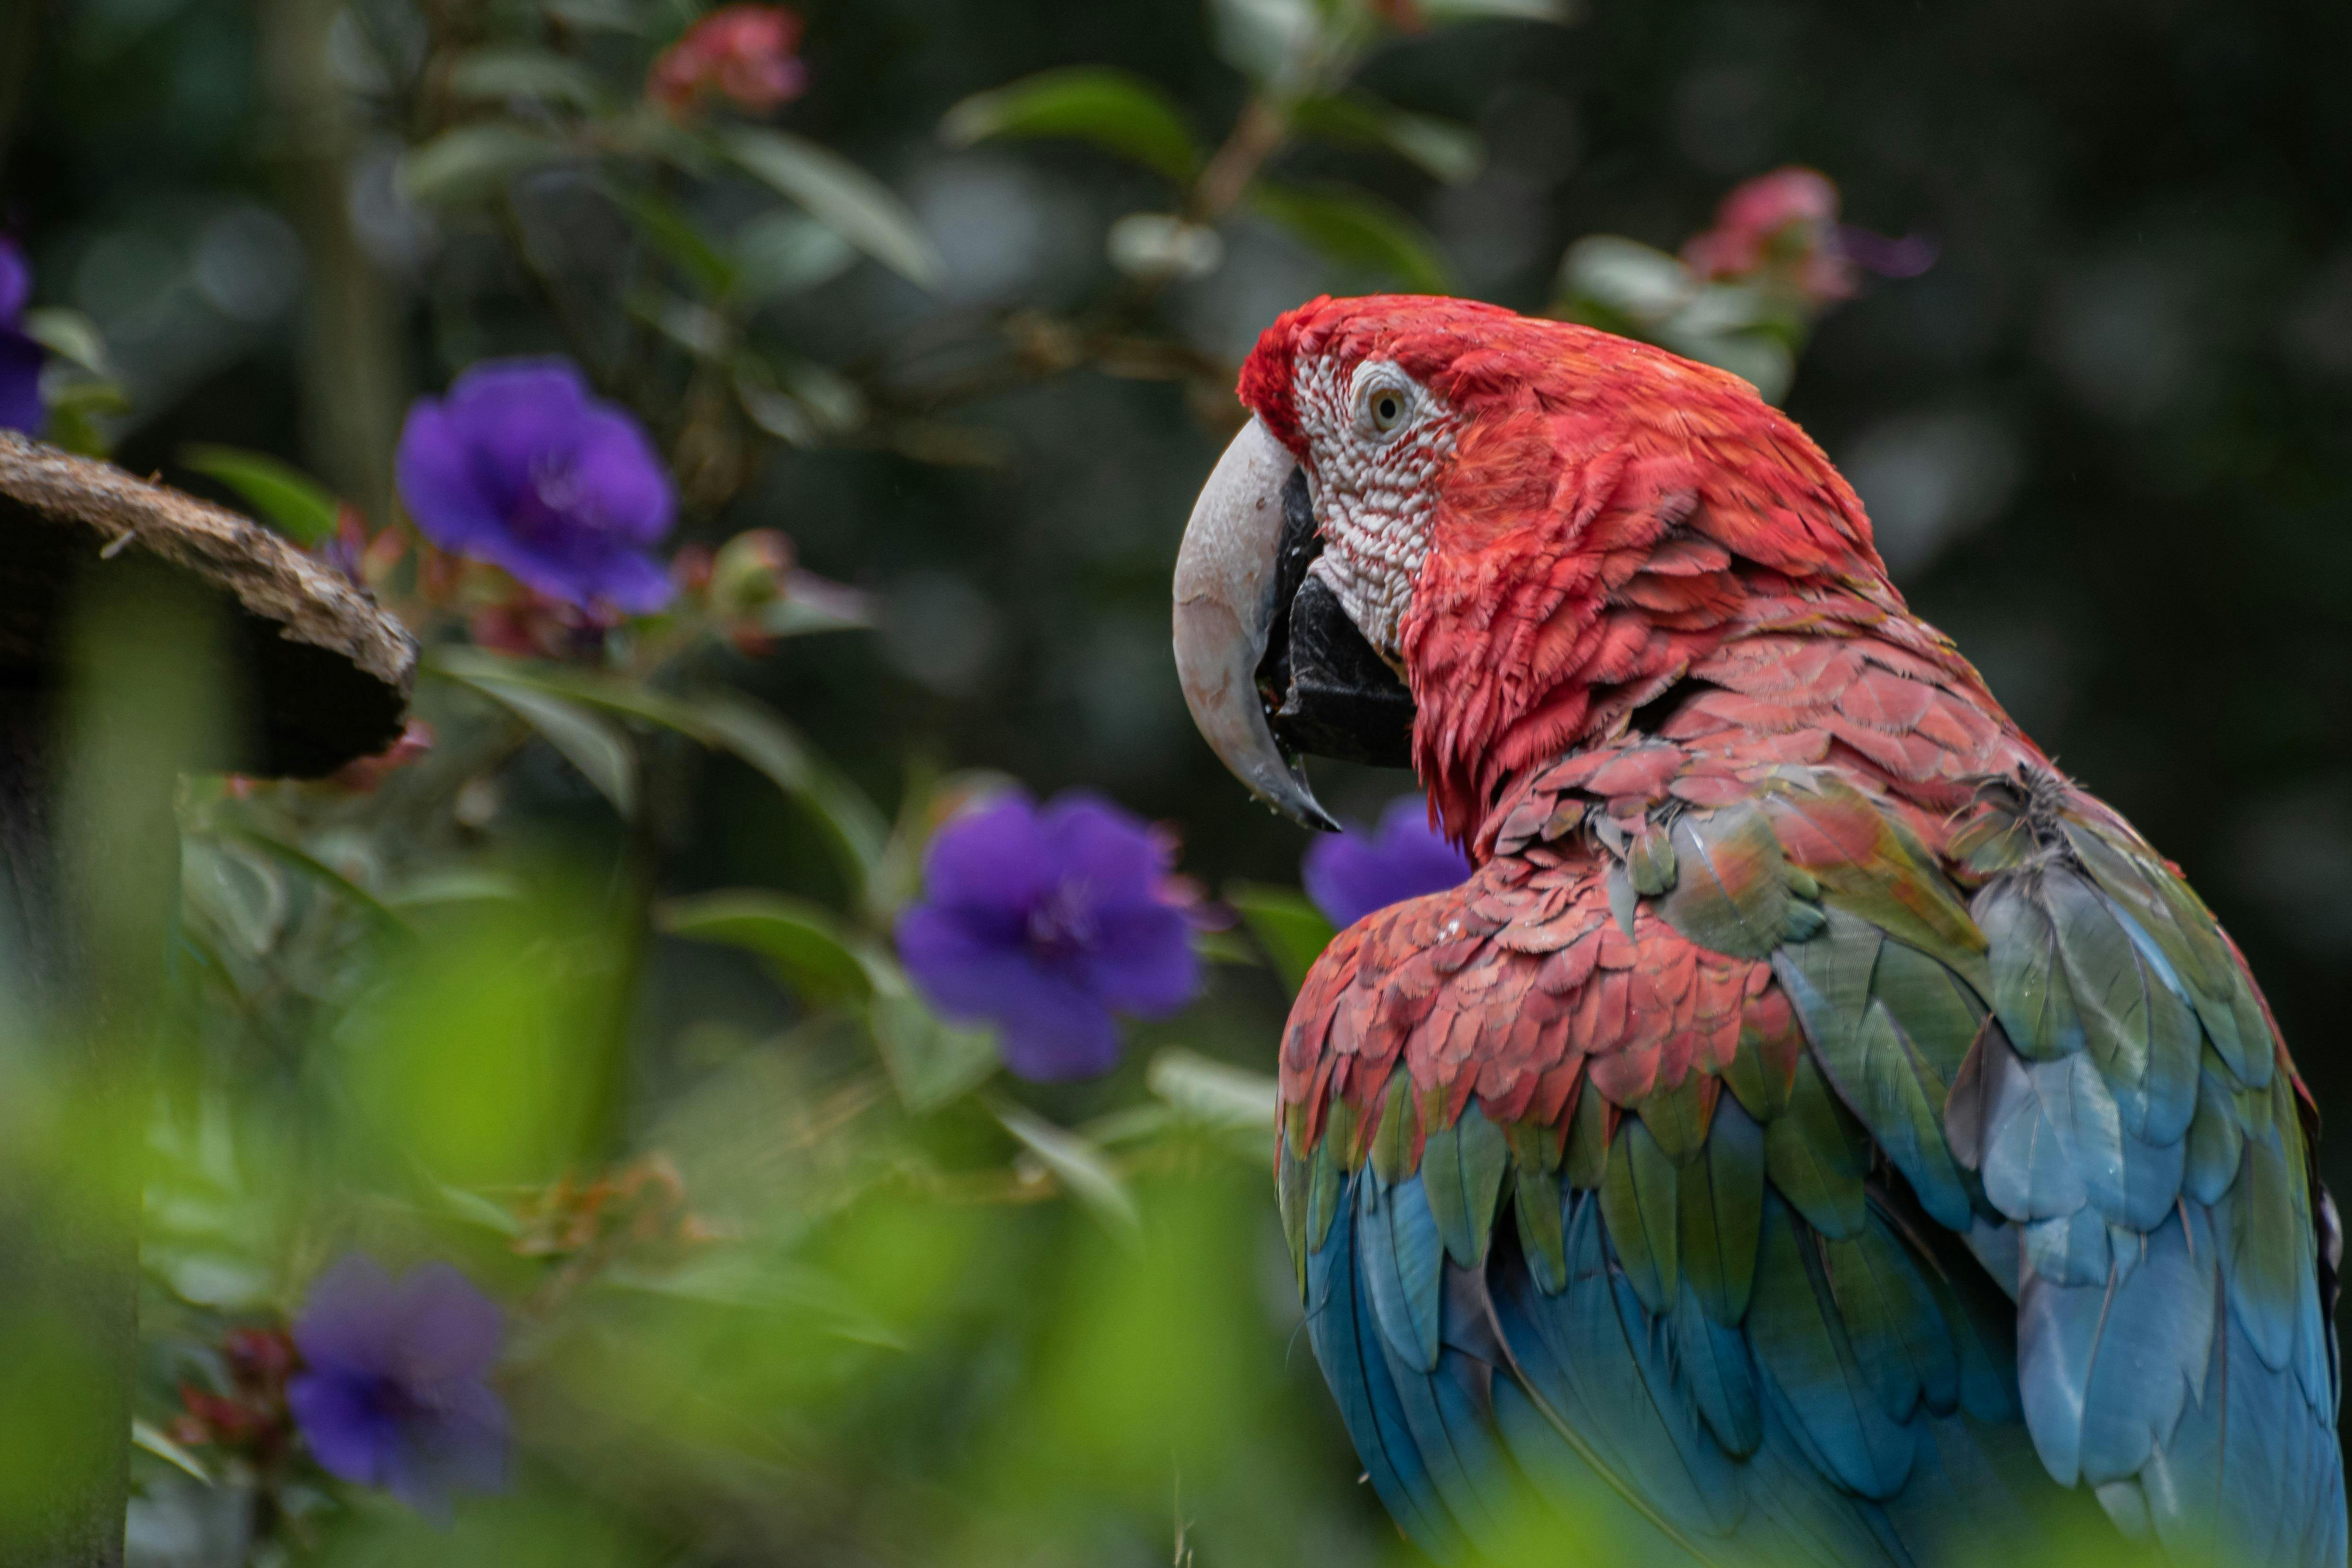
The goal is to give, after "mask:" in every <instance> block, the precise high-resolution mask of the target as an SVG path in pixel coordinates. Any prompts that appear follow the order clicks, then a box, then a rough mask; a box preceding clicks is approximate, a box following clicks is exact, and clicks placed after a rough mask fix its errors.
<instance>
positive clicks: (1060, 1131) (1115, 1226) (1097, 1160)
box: [988, 1095, 1143, 1241]
mask: <svg viewBox="0 0 2352 1568" xmlns="http://www.w3.org/2000/svg"><path fill="white" fill-rule="evenodd" d="M988 1109H989V1110H991V1111H992V1112H993V1113H994V1114H995V1116H996V1120H997V1121H1000V1122H1002V1123H1003V1125H1004V1130H1005V1131H1007V1132H1010V1133H1012V1134H1013V1137H1014V1138H1016V1139H1018V1140H1020V1142H1021V1146H1022V1147H1023V1148H1024V1149H1026V1150H1028V1151H1029V1152H1030V1153H1032V1154H1034V1155H1035V1156H1036V1158H1037V1163H1039V1164H1041V1165H1043V1166H1045V1169H1046V1170H1047V1171H1049V1172H1051V1173H1053V1176H1054V1179H1055V1181H1057V1182H1059V1183H1060V1184H1062V1190H1063V1191H1064V1192H1066V1193H1067V1194H1070V1196H1071V1197H1073V1198H1075V1199H1076V1200H1077V1202H1078V1203H1079V1204H1081V1205H1084V1206H1085V1207H1086V1209H1087V1211H1088V1212H1089V1213H1091V1214H1092V1215H1094V1216H1095V1217H1096V1218H1097V1219H1098V1220H1100V1221H1102V1223H1103V1228H1104V1229H1106V1230H1108V1231H1109V1232H1110V1233H1111V1234H1112V1235H1113V1236H1116V1237H1119V1238H1120V1239H1121V1240H1127V1241H1132V1240H1134V1239H1136V1238H1138V1237H1140V1236H1141V1234H1142V1231H1143V1216H1142V1215H1139V1214H1138V1213H1137V1212H1136V1208H1135V1200H1134V1199H1133V1198H1132V1197H1129V1195H1128V1191H1127V1184H1125V1183H1123V1182H1121V1181H1120V1180H1119V1179H1118V1173H1117V1172H1116V1171H1114V1170H1112V1169H1111V1164H1110V1161H1109V1160H1108V1158H1107V1157H1105V1155H1104V1154H1103V1152H1102V1150H1101V1149H1099V1148H1097V1146H1096V1145H1095V1144H1094V1142H1092V1141H1091V1140H1088V1139H1086V1138H1082V1137H1080V1136H1079V1135H1078V1134H1077V1133H1076V1132H1073V1131H1070V1130H1069V1129H1067V1128H1066V1127H1056V1126H1055V1125H1054V1124H1053V1123H1052V1122H1050V1121H1046V1120H1045V1118H1043V1117H1041V1116H1036V1115H1034V1114H1032V1113H1031V1112H1029V1111H1027V1110H1023V1109H1022V1108H1021V1107H1020V1106H1017V1105H1014V1104H1013V1103H1012V1102H1011V1101H1010V1100H1002V1099H999V1098H997V1097H995V1096H993V1095H992V1096H990V1097H989V1099H988Z"/></svg>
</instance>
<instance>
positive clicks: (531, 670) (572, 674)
mask: <svg viewBox="0 0 2352 1568" xmlns="http://www.w3.org/2000/svg"><path fill="white" fill-rule="evenodd" d="M426 668H428V669H430V670H431V671H432V672H433V673H435V674H437V675H441V676H445V677H446V678H448V679H453V680H457V681H459V682H461V683H463V684H466V685H471V686H480V687H483V688H485V689H487V688H488V687H490V686H496V687H499V688H501V689H505V690H522V691H526V692H532V691H535V692H541V693H544V694H546V695H548V696H551V697H554V698H558V699H561V700H564V701H565V702H567V703H570V704H585V705H587V706H589V707H592V708H601V709H604V710H608V711H611V712H614V713H621V714H625V715H626V716H627V717H629V718H632V719H637V720H642V721H645V722H646V723H649V724H658V725H660V726H661V727H662V728H664V729H667V730H673V731H677V733H679V734H681V735H684V736H686V737H687V738H688V739H689V740H691V741H694V742H697V743H698V744H700V745H705V746H710V747H713V748H716V749H718V750H720V751H725V752H732V753H733V754H734V755H735V756H737V757H740V758H741V759H742V760H743V761H744V762H746V763H750V764H751V766H752V767H753V768H754V769H756V770H758V772H759V773H761V774H762V775H763V776H764V777H766V778H767V780H768V781H769V782H770V783H771V784H774V785H775V786H776V787H777V788H778V789H780V790H782V791H783V792H784V794H785V795H787V796H789V797H790V798H792V799H793V801H795V802H796V803H798V804H799V805H802V806H803V807H804V808H805V809H807V810H808V811H809V813H810V814H811V815H812V816H814V817H815V819H816V822H817V825H818V826H820V827H822V828H824V830H825V834H826V837H827V840H828V842H829V843H830V844H831V846H832V847H833V849H834V851H835V860H836V862H837V863H838V864H839V866H840V868H841V870H842V875H843V876H844V878H845V879H846V880H847V881H848V882H849V884H850V887H851V889H852V890H853V892H855V893H856V895H857V898H858V901H859V903H860V906H861V907H863V906H864V904H865V902H866V889H868V888H869V887H870V885H871V883H872V879H873V874H874V868H875V866H876V865H877V863H878V862H879V860H880V859H881V856H882V847H883V845H884V844H885V842H887V839H888V837H889V831H890V829H889V824H888V822H887V820H886V819H885V818H884V817H883V816H882V814H881V812H879V811H878V810H877V809H876V808H875V805H874V803H873V802H872V801H870V800H868V799H867V798H866V795H864V793H863V792H861V791H860V790H859V789H858V788H857V786H856V784H852V783H850V782H849V781H848V780H847V779H845V778H844V777H843V776H841V774H839V773H836V772H835V771H834V769H833V767H832V766H831V764H829V763H826V762H824V760H823V759H822V758H820V757H819V756H817V755H816V753H815V752H812V751H811V750H810V749H809V747H808V744H807V742H804V741H803V740H802V739H801V738H800V735H799V733H798V732H797V731H794V730H793V727H792V726H791V725H789V724H787V723H785V722H784V721H783V720H782V718H781V717H780V716H778V715H777V714H776V713H775V712H773V711H772V710H769V709H767V708H765V707H763V706H761V704H759V703H757V702H754V701H753V700H751V699H750V698H748V697H744V696H741V695H740V694H739V693H736V692H733V691H723V690H722V691H711V692H705V693H701V694H699V695H696V696H690V697H669V696H666V695H664V694H662V693H660V692H657V691H650V690H647V689H645V688H644V687H641V686H632V685H626V684H624V683H622V682H619V681H616V680H613V679H609V678H607V677H604V676H599V675H594V674H591V673H587V672H584V671H580V670H574V669H567V668H563V667H562V666H560V665H551V664H537V663H524V662H522V661H520V660H517V659H509V658H500V657H499V656H498V655H496V654H488V653H484V652H481V651H480V650H478V649H474V648H441V649H436V650H435V651H434V652H433V653H432V654H431V655H430V656H429V659H428V662H427V666H426ZM492 695H497V694H496V693H492ZM501 700H503V699H501Z"/></svg>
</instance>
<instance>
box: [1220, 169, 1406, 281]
mask: <svg viewBox="0 0 2352 1568" xmlns="http://www.w3.org/2000/svg"><path fill="white" fill-rule="evenodd" d="M1250 200H1251V205H1253V206H1254V207H1255V209H1256V210H1257V212H1258V213H1259V214H1260V215H1261V216H1265V218H1267V219H1269V220H1271V221H1272V222H1275V223H1277V224H1280V225H1281V226H1283V227H1285V228H1286V229H1288V230H1290V232H1291V233H1293V234H1295V235H1297V237H1299V238H1300V239H1302V240H1304V241H1305V242H1306V243H1307V244H1308V245H1310V246H1312V247H1314V248H1315V249H1316V250H1317V251H1318V252H1320V253H1321V254H1322V256H1323V257H1324V258H1325V259H1327V260H1328V261H1330V262H1331V263H1333V264H1334V265H1335V266H1338V267H1340V268H1346V269H1348V270H1349V271H1351V272H1368V273H1372V274H1375V275H1377V276H1379V277H1381V278H1385V279H1391V280H1393V281H1395V282H1397V283H1400V284H1402V285H1403V286H1404V287H1405V288H1407V289H1412V290H1413V291H1415V292H1417V293H1423V294H1442V293H1444V292H1445V289H1446V269H1445V263H1444V260H1443V259H1442V258H1440V257H1439V255H1438V252H1437V242H1436V241H1435V240H1434V239H1433V238H1431V237H1430V235H1429V231H1428V230H1427V229H1424V228H1423V227H1422V226H1421V225H1420V224H1418V223H1416V222H1414V221H1413V219H1412V218H1411V217H1409V216H1406V215H1405V214H1404V213H1402V212H1401V211H1399V210H1398V209H1397V208H1395V207H1393V206H1391V205H1389V204H1388V203H1387V202H1384V201H1381V199H1380V198H1379V197H1377V196H1372V195H1366V194H1365V193H1363V192H1361V191H1354V190H1347V189H1344V188H1337V187H1334V188H1328V189H1321V190H1307V189H1304V188H1301V187H1299V186H1295V185H1276V184H1268V183H1266V182H1264V181H1260V182H1259V183H1258V184H1256V185H1255V186H1254V187H1252V189H1251V193H1250Z"/></svg>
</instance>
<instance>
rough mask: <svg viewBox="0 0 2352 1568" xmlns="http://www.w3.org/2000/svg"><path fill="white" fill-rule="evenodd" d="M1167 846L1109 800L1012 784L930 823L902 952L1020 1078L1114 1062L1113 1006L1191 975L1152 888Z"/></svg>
mask: <svg viewBox="0 0 2352 1568" xmlns="http://www.w3.org/2000/svg"><path fill="white" fill-rule="evenodd" d="M1168 858H1169V854H1168V850H1167V848H1166V847H1164V846H1163V845H1162V844H1161V843H1160V840H1159V839H1158V838H1156V837H1154V836H1153V835H1152V833H1151V830H1150V828H1149V827H1147V826H1145V825H1144V824H1143V823H1141V822H1139V821H1138V820H1137V819H1136V818H1135V817H1133V816H1129V814H1128V813H1126V812H1123V811H1121V810H1119V809H1118V807H1117V806H1115V805H1111V804H1110V803H1109V802H1108V801H1104V800H1100V799H1097V798H1096V797H1094V796H1091V795H1064V796H1062V797H1060V798H1059V799H1057V800H1055V801H1054V802H1052V803H1051V804H1049V805H1045V806H1044V807H1042V808H1040V807H1038V806H1037V805H1034V804H1033V803H1032V802H1030V801H1029V800H1028V799H1027V798H1026V797H1025V796H1021V795H1012V796H1007V797H1005V798H1004V799H1003V800H999V801H997V802H995V803H993V804H992V805H987V806H985V807H982V809H980V810H977V811H973V812H969V813H967V814H965V815H964V816H960V817H958V818H957V819H956V820H954V821H953V822H950V824H948V825H947V826H945V827H943V828H941V829H940V833H939V836H938V837H936V838H934V839H933V840H932V842H931V847H930V851H929V854H928V855H927V856H926V857H925V858H924V898H923V900H922V901H921V902H919V903H916V904H914V905H911V906H909V907H908V909H907V910H906V911H905V912H904V913H903V914H902V915H901V916H900V917H899V920H898V954H899V957H900V958H901V960H903V961H904V963H906V966H907V973H908V975H909V976H910V977H912V979H913V980H914V982H915V984H916V985H917V986H918V987H919V989H920V990H921V991H922V993H923V994H924V996H925V997H926V998H927V999H928V1000H929V1002H930V1004H931V1005H932V1006H934V1007H936V1008H938V1009H939V1010H940V1012H942V1013H944V1014H946V1015H947V1016H950V1017H955V1018H971V1019H986V1020H988V1021H989V1022H992V1023H993V1024H995V1025H996V1026H997V1027H998V1030H999V1033H1000V1035H1001V1037H1002V1039H1003V1051H1004V1058H1005V1065H1006V1066H1007V1067H1009V1068H1012V1070H1013V1071H1014V1072H1015V1073H1018V1074H1020V1075H1021V1076H1023V1077H1024V1078H1033V1079H1066V1078H1082V1077H1086V1076H1087V1075H1089V1074H1093V1073H1100V1072H1107V1071H1108V1070H1109V1069H1110V1068H1113V1067H1114V1066H1116V1065H1118V1025H1117V1024H1116V1022H1115V1021H1114V1020H1113V1018H1112V1016H1111V1015H1112V1013H1113V1011H1114V1010H1116V1011H1118V1012H1125V1013H1133V1014H1142V1015H1152V1016H1156V1015H1160V1014H1164V1013H1168V1012H1171V1011H1173V1010H1175V1009H1176V1008H1178V1007H1181V1006H1182V1005H1184V1003H1185V1002H1187V1001H1188V1000H1190V999H1191V997H1192V994H1193V992H1194V991H1196V990H1197V989H1198V988H1199V985H1200V962H1199V960H1198V959H1197V958H1196V957H1195V956H1194V954H1193V952H1192V935H1191V930H1190V928H1189V926H1188V925H1187V924H1186V921H1185V919H1184V915H1183V911H1182V910H1180V909H1178V908H1177V907H1176V906H1175V905H1174V904H1172V903H1171V902H1169V901H1168V900H1167V899H1166V898H1165V897H1163V895H1162V893H1161V890H1160V889H1161V885H1162V883H1163V882H1164V881H1165V879H1166V873H1167V867H1168Z"/></svg>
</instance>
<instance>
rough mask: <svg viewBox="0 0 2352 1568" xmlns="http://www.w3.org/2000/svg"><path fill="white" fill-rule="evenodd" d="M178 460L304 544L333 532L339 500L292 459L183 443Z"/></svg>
mask: <svg viewBox="0 0 2352 1568" xmlns="http://www.w3.org/2000/svg"><path fill="white" fill-rule="evenodd" d="M180 462H181V464H182V465H183V466H184V467H186V468H194V469H195V470H196V472H198V473H200V474H204V475H205V476H207V477H209V478H212V479H218V480H219V481H220V482H221V483H223V484H225V485H226V486H227V487H228V488H229V489H233V490H235V491H236V493H237V494H238V495H240V496H242V497H243V498H245V502H246V504H247V505H248V506H250V507H252V508H253V509H254V510H256V511H257V512H259V513H260V514H261V516H262V520H263V521H266V522H268V524H269V525H270V526H271V527H272V528H275V529H276V530H277V531H278V532H280V533H282V534H284V535H285V536H286V537H287V538H289V539H290V540H292V541H293V542H295V543H297V544H299V545H302V546H304V547H306V548H307V547H309V546H311V545H315V544H319V543H320V542H324V541H326V540H329V539H331V538H333V537H334V533H335V518H336V515H337V514H338V513H339V512H341V510H342V505H341V502H340V501H338V500H336V499H335V497H334V494H333V492H331V491H330V490H329V489H327V488H326V487H325V486H323V485H321V484H320V483H319V481H318V480H316V479H312V478H310V475H308V474H306V473H304V472H302V470H301V469H299V468H294V467H293V466H291V465H290V464H287V463H281V462H279V461H278V459H277V458H271V457H266V456H264V455H263V454H261V453H259V452H247V451H245V450H243V449H241V448H239V447H206V446H187V447H181V448H180Z"/></svg>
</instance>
